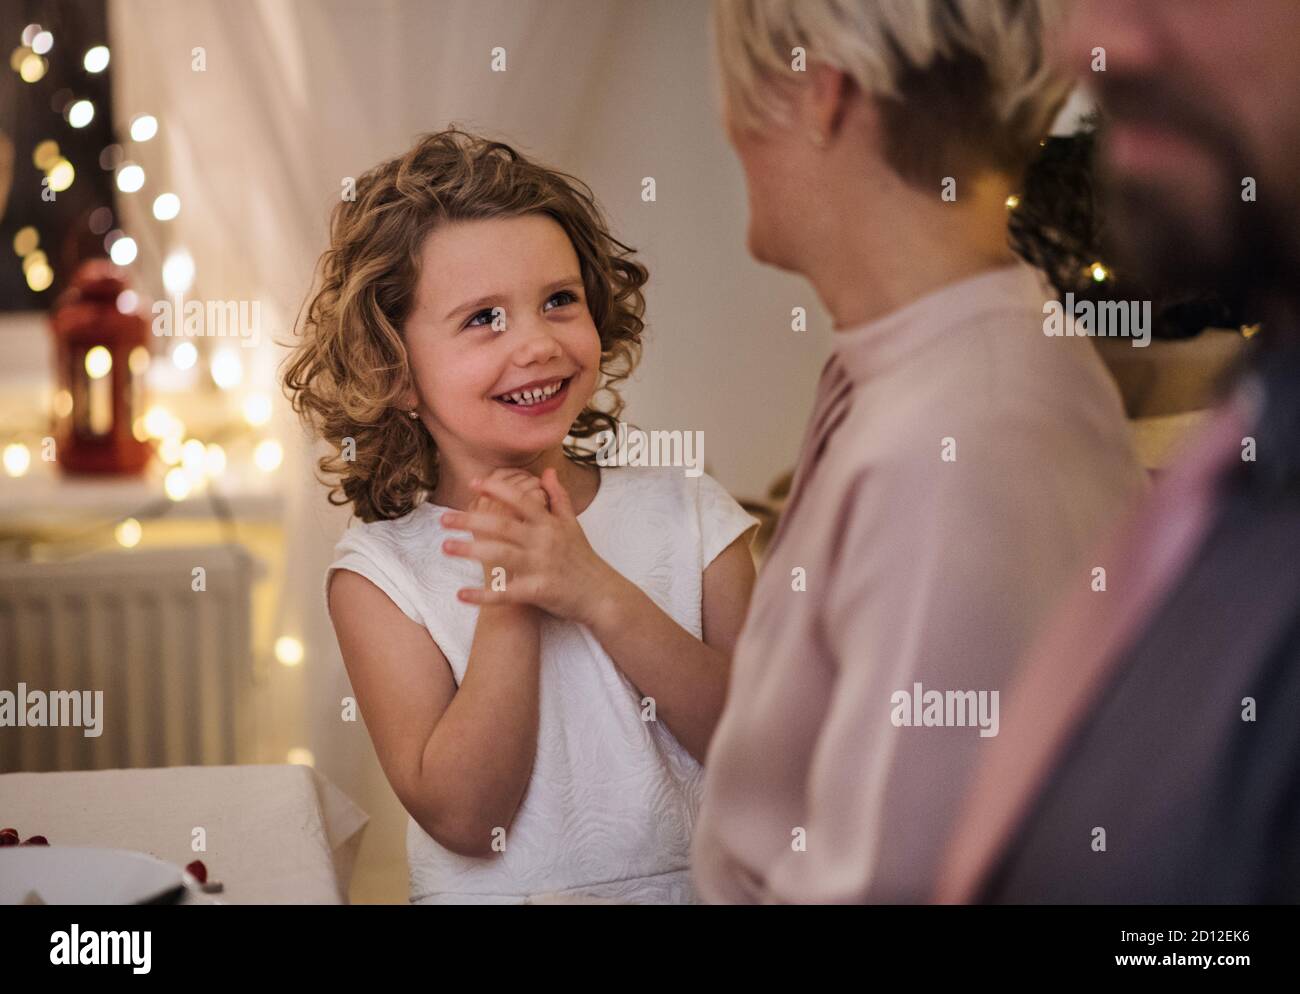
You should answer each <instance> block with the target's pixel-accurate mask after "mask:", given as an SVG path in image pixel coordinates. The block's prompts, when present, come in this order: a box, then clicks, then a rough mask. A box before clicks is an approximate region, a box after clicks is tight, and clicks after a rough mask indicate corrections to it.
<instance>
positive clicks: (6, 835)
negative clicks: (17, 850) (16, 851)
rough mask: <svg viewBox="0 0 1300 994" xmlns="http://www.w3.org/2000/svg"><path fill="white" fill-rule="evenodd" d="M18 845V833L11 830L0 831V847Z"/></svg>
mask: <svg viewBox="0 0 1300 994" xmlns="http://www.w3.org/2000/svg"><path fill="white" fill-rule="evenodd" d="M16 845H18V832H17V830H15V829H12V828H6V829H3V830H0V846H16Z"/></svg>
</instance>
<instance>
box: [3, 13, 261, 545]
mask: <svg viewBox="0 0 1300 994" xmlns="http://www.w3.org/2000/svg"><path fill="white" fill-rule="evenodd" d="M20 42H21V43H20V44H19V45H18V46H17V47H15V48H14V50H13V52H12V53H11V55H10V59H9V64H10V68H11V69H12V70H13V71H14V72H15V73H17V74H18V76H19V78H20V79H21V80H22V81H23V82H24V83H27V84H30V85H35V84H37V83H39V82H40V81H41V80H42V79H44V78H45V76H46V74H47V73H48V71H49V68H50V60H51V59H53V58H56V57H58V52H57V45H56V39H55V37H54V34H53V33H52V32H51V31H50V30H47V29H46V28H44V27H42V26H41V25H40V24H29V25H27V26H26V27H25V28H24V29H23V31H22V36H21V39H20ZM111 59H112V53H111V52H110V50H109V48H108V46H107V45H102V44H101V45H94V46H92V47H90V48H88V49H87V50H86V51H85V52H84V53H82V54H81V64H82V67H83V68H84V69H85V71H86V73H88V74H91V75H97V74H99V73H102V72H104V70H106V69H107V68H108V66H109V63H110V61H111ZM60 94H61V96H60V95H56V99H55V101H54V106H55V109H56V110H58V111H59V112H60V114H61V116H62V118H63V123H64V126H66V127H69V128H74V129H81V128H85V127H87V126H88V125H89V124H90V123H91V122H92V121H94V120H95V116H96V115H97V114H99V113H107V112H108V111H107V108H99V107H97V106H96V105H95V102H94V101H93V100H91V99H88V98H86V97H79V96H78V95H77V94H75V93H73V92H72V91H70V90H62V91H60ZM159 129H160V125H159V121H158V119H157V117H155V116H154V115H152V114H148V113H139V114H136V115H134V116H132V117H131V118H130V120H129V123H128V125H127V127H126V129H125V130H126V132H127V135H128V136H129V141H128V142H126V143H125V144H126V147H124V146H123V144H120V143H118V142H116V141H114V142H112V143H110V144H108V145H107V146H105V147H104V148H103V149H102V150H101V152H100V154H99V162H98V165H99V167H100V168H101V169H104V170H106V171H111V172H112V173H113V182H114V185H115V186H116V188H117V190H118V192H119V193H120V194H122V195H126V196H136V195H141V196H149V192H148V191H146V187H147V186H148V185H149V178H148V176H147V175H146V172H145V169H144V167H143V166H142V165H141V164H140V163H138V162H136V161H134V160H133V159H132V158H131V155H132V154H133V153H134V154H138V151H139V146H141V145H143V144H144V143H146V142H149V141H151V140H153V139H154V138H155V137H156V136H157V135H158V133H159ZM32 162H33V164H34V165H35V166H36V168H37V169H38V170H40V171H41V172H42V173H43V174H44V184H43V185H44V186H46V187H48V188H49V189H50V190H52V191H54V192H55V193H56V194H57V193H60V192H63V191H65V190H67V189H69V188H71V186H72V185H73V183H75V182H76V178H77V164H74V163H73V162H72V161H70V160H69V159H68V158H67V156H66V155H65V154H64V151H63V150H62V149H61V148H60V145H59V142H58V140H57V138H55V137H50V138H45V139H43V140H41V141H39V142H38V143H37V144H36V146H35V147H34V148H33V150H32ZM181 206H182V205H181V198H180V197H179V196H178V195H177V194H176V193H174V192H172V191H169V190H162V191H159V192H157V193H156V194H154V195H153V201H152V211H151V212H152V216H153V218H154V220H155V221H157V222H159V223H160V224H167V223H168V222H171V221H174V220H175V219H176V218H177V217H178V216H179V215H180V213H181ZM116 221H117V219H115V217H114V213H113V210H112V209H111V208H110V207H108V206H100V207H97V208H95V209H94V210H93V211H91V212H90V214H89V217H88V219H87V224H88V226H89V228H90V231H91V232H92V233H93V234H95V235H98V236H101V237H102V238H103V248H104V251H105V253H106V254H107V255H108V257H109V258H110V259H111V260H112V261H113V263H115V264H116V265H118V266H122V267H124V268H127V267H131V266H133V265H134V264H136V263H137V256H138V254H139V246H138V245H137V243H136V240H135V239H134V238H132V237H131V236H130V235H129V234H128V233H127V232H126V231H124V230H123V229H122V227H120V226H119V225H118V224H117V223H116ZM13 251H14V254H15V255H16V256H17V257H18V259H19V260H20V262H21V265H22V270H23V275H24V278H25V279H26V282H27V286H28V287H29V288H30V289H31V290H32V291H33V292H36V293H43V292H45V291H47V290H49V288H50V287H51V285H52V284H53V283H54V279H55V271H54V268H53V266H54V263H53V262H52V261H51V259H50V258H49V256H48V255H47V254H46V252H45V251H44V250H43V249H42V248H41V232H40V230H39V229H38V227H37V226H35V225H27V226H24V227H23V228H21V229H20V230H19V231H17V232H16V233H15V235H14V238H13ZM161 278H162V284H163V287H164V288H165V289H166V291H167V293H168V294H170V295H171V296H173V297H177V298H179V297H181V296H183V295H184V294H185V293H186V292H187V291H188V290H189V289H190V287H191V286H192V285H193V283H194V278H195V264H194V260H193V258H192V257H191V255H190V253H189V252H188V251H187V250H186V249H185V248H184V247H182V246H178V247H176V248H173V249H172V250H171V251H170V252H168V253H167V255H166V257H165V259H164V261H163V263H162V271H161ZM141 304H142V302H141V299H140V296H139V295H138V294H137V293H136V292H135V291H134V290H129V289H128V290H125V291H123V292H122V293H121V294H120V295H119V296H118V298H117V301H116V306H117V309H118V310H119V311H121V312H122V313H124V314H131V313H134V312H135V311H137V310H138V309H139V308H140V307H141ZM199 360H200V353H199V349H198V348H197V347H196V346H195V344H194V343H193V342H191V341H186V340H181V341H178V342H176V343H175V344H174V345H173V346H172V348H171V349H170V350H169V351H168V353H167V354H166V355H165V356H164V357H162V361H163V362H165V363H167V364H168V365H169V366H170V367H171V369H170V370H159V371H157V372H165V373H170V374H171V375H172V378H173V380H175V379H177V378H178V377H179V378H180V380H181V381H182V382H187V378H188V381H192V380H193V378H194V377H195V376H196V375H197V374H198V373H199V370H198V369H196V367H197V366H198V364H199ZM112 361H113V357H112V355H111V353H110V352H109V350H108V349H106V348H104V347H103V346H96V347H94V348H92V349H90V350H89V351H88V352H87V353H86V356H85V370H86V374H87V376H89V377H90V378H91V379H92V380H95V379H101V378H103V377H105V376H107V375H108V374H109V372H110V371H111V369H112ZM157 361H158V357H154V356H152V355H150V353H149V350H147V349H136V350H134V351H133V352H132V354H131V356H130V361H129V364H130V366H131V367H132V372H133V373H139V374H141V375H143V374H144V373H145V372H149V371H150V367H151V365H152V364H154V363H155V362H157ZM208 374H209V375H210V377H211V380H212V383H213V384H215V386H216V387H217V388H218V389H219V390H220V391H222V392H223V393H231V392H234V393H237V394H238V393H242V398H240V403H239V405H238V406H239V409H240V416H239V417H235V418H227V419H225V420H224V422H223V423H221V424H219V425H218V426H217V427H215V428H213V429H211V430H210V431H209V432H208V433H207V434H208V436H209V437H208V438H207V439H199V438H196V437H193V436H192V435H190V434H189V433H188V432H187V429H186V425H185V423H184V421H183V420H182V419H181V418H180V417H178V416H177V415H176V414H175V413H173V412H172V411H171V410H170V409H169V408H168V407H167V406H166V405H165V404H162V403H155V404H152V405H151V406H149V407H148V408H147V409H146V410H144V411H143V412H142V413H139V414H138V416H137V417H136V418H135V419H134V421H133V423H132V426H131V427H132V433H133V434H134V436H135V437H136V439H137V440H139V441H141V442H145V441H151V442H153V443H154V452H155V457H156V458H157V459H158V460H159V461H160V462H161V463H162V465H163V467H165V468H164V470H163V477H162V486H163V492H164V494H165V495H166V497H167V498H168V499H169V500H171V501H177V502H178V501H183V500H186V499H187V498H190V497H191V496H196V495H201V494H203V493H205V492H207V490H208V488H209V486H210V485H212V484H214V483H215V481H216V480H217V479H218V478H220V477H222V476H223V475H224V474H225V472H226V469H227V465H228V455H227V451H226V446H225V445H223V444H222V443H223V441H224V442H226V443H227V444H230V442H231V441H232V440H233V441H235V442H236V443H237V444H238V443H242V442H244V441H250V442H252V440H251V437H250V433H252V434H253V435H256V434H257V433H258V430H259V429H263V428H265V427H266V426H267V425H268V424H269V423H270V421H271V415H272V401H271V397H270V395H269V394H268V393H266V392H265V391H259V390H256V389H242V387H243V383H244V380H245V370H244V363H243V360H242V359H241V358H240V355H239V351H238V349H237V348H235V347H230V346H226V347H222V348H218V349H216V350H214V351H213V353H212V355H211V356H210V358H209V362H208ZM72 403H73V400H72V397H71V395H70V394H69V393H68V392H67V391H66V390H59V391H57V392H56V393H55V394H54V396H53V399H52V413H53V414H54V415H55V416H56V417H66V416H67V414H68V413H69V411H70V410H71V408H72ZM249 449H250V452H249V455H250V457H251V464H252V466H253V467H255V468H256V469H257V470H259V471H260V472H262V473H268V474H269V473H273V472H275V471H276V469H278V467H279V466H280V464H281V462H282V461H283V458H284V450H283V447H282V446H281V444H280V442H279V441H278V440H276V439H275V438H273V437H269V436H266V437H260V438H257V440H256V441H255V442H252V444H251V445H250V446H249ZM0 464H2V465H3V469H4V472H5V474H6V475H7V476H9V477H14V478H17V477H22V476H25V475H26V474H27V473H28V471H29V470H30V469H31V467H32V465H33V455H32V449H31V447H30V446H29V445H28V443H27V442H25V441H23V440H22V439H21V438H11V439H9V440H7V441H6V444H5V445H4V448H3V454H2V458H0ZM151 506H153V505H151ZM164 508H165V505H164ZM141 516H144V514H143V512H142V513H141V515H135V514H133V515H129V516H127V517H125V518H123V519H121V520H119V521H117V522H116V524H115V525H114V526H113V535H114V537H115V539H116V541H117V543H118V544H119V545H121V546H123V547H125V548H133V547H134V546H136V545H138V544H139V543H140V540H141V538H142V537H143V526H142V525H141V523H140V517H141ZM149 516H154V515H149Z"/></svg>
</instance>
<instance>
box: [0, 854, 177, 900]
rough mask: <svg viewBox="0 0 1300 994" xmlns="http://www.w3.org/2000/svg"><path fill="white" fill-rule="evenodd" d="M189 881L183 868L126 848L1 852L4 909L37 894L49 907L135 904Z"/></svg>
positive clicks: (0, 886)
mask: <svg viewBox="0 0 1300 994" xmlns="http://www.w3.org/2000/svg"><path fill="white" fill-rule="evenodd" d="M191 879H192V878H191V877H190V876H189V874H188V873H186V872H185V871H184V870H182V869H181V868H180V867H179V866H175V865H173V864H171V863H164V862H163V861H162V860H160V859H155V858H154V857H152V856H146V855H145V854H144V853H140V852H131V851H130V850H127V849H100V848H92V847H88V846H5V847H4V848H2V849H0V905H3V904H23V903H24V902H26V901H27V899H28V895H30V894H31V893H32V892H33V891H35V892H36V894H38V895H39V896H40V899H41V900H42V901H43V902H45V903H46V904H135V903H136V902H137V901H141V900H144V899H145V898H150V897H155V896H157V895H158V894H160V893H162V892H163V891H165V890H168V889H170V888H172V887H177V886H179V885H181V884H185V883H186V882H187V881H188V880H191ZM187 886H192V885H191V884H187Z"/></svg>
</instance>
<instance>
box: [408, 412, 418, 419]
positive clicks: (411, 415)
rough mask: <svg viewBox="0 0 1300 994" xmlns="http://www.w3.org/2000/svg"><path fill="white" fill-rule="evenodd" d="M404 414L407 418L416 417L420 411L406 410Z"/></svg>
mask: <svg viewBox="0 0 1300 994" xmlns="http://www.w3.org/2000/svg"><path fill="white" fill-rule="evenodd" d="M406 416H407V417H409V418H418V417H419V416H420V412H419V411H407V412H406Z"/></svg>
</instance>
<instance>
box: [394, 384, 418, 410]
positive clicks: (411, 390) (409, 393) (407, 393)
mask: <svg viewBox="0 0 1300 994" xmlns="http://www.w3.org/2000/svg"><path fill="white" fill-rule="evenodd" d="M398 404H400V405H401V408H402V413H403V414H406V413H407V412H408V411H413V410H416V409H417V408H419V406H420V395H419V394H418V393H416V391H415V387H414V386H408V387H407V388H406V389H405V390H403V391H402V392H401V394H400V395H399V398H398Z"/></svg>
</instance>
